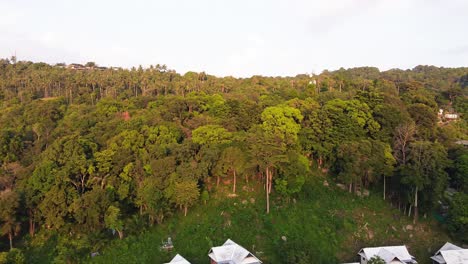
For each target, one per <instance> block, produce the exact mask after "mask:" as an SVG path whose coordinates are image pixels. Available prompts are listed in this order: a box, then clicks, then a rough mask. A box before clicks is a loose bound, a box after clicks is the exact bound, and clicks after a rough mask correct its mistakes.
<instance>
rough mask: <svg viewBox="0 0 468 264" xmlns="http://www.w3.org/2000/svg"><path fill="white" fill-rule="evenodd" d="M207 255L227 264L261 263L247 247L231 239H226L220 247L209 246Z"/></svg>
mask: <svg viewBox="0 0 468 264" xmlns="http://www.w3.org/2000/svg"><path fill="white" fill-rule="evenodd" d="M208 256H209V257H210V258H211V259H212V260H214V261H216V262H226V263H229V264H254V263H262V262H261V261H260V260H259V259H258V258H256V257H255V256H254V255H253V254H252V253H250V252H249V251H248V250H247V249H245V248H243V247H242V246H240V245H238V244H237V243H236V242H234V241H232V240H231V239H228V240H226V242H224V244H223V245H222V246H220V247H213V248H211V250H210V252H209V253H208Z"/></svg>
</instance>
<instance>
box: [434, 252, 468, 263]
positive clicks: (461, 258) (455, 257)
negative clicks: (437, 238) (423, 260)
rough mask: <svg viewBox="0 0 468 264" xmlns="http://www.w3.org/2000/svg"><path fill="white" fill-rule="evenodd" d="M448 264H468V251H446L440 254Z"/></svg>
mask: <svg viewBox="0 0 468 264" xmlns="http://www.w3.org/2000/svg"><path fill="white" fill-rule="evenodd" d="M440 253H441V254H442V257H443V258H444V260H445V263H447V264H466V263H468V249H459V250H445V251H441V252H440Z"/></svg>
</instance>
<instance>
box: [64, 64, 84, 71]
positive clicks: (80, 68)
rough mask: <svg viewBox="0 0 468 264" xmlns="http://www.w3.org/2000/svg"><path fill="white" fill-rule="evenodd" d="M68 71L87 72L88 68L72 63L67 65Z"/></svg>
mask: <svg viewBox="0 0 468 264" xmlns="http://www.w3.org/2000/svg"><path fill="white" fill-rule="evenodd" d="M67 69H71V70H86V67H85V66H84V65H81V64H78V63H72V64H69V65H67Z"/></svg>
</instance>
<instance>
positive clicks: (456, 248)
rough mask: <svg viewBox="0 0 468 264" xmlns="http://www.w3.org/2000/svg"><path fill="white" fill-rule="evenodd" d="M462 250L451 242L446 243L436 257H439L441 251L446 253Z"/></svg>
mask: <svg viewBox="0 0 468 264" xmlns="http://www.w3.org/2000/svg"><path fill="white" fill-rule="evenodd" d="M459 249H462V248H461V247H459V246H457V245H454V244H452V243H450V242H447V243H445V244H444V245H443V246H442V247H441V248H440V249H439V250H438V251H437V252H436V253H435V254H434V255H438V254H439V253H440V252H441V251H446V250H459Z"/></svg>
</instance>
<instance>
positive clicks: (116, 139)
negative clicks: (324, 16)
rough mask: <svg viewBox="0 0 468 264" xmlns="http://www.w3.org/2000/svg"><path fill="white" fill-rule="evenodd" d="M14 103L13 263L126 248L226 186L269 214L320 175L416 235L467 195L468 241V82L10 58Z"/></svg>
mask: <svg viewBox="0 0 468 264" xmlns="http://www.w3.org/2000/svg"><path fill="white" fill-rule="evenodd" d="M83 67H84V66H83ZM0 100H1V101H0V102H1V103H0V225H1V226H0V232H1V233H0V235H1V239H2V241H1V242H0V249H2V250H8V248H10V247H11V248H13V247H15V242H20V241H23V240H27V239H30V238H31V237H34V236H36V235H37V234H38V233H42V234H52V233H53V234H59V235H60V236H61V237H69V236H71V237H72V238H79V237H82V236H99V235H100V234H101V235H102V234H104V232H106V231H108V230H112V231H113V232H115V233H116V234H117V237H119V238H124V237H125V236H126V235H127V234H129V233H132V232H133V233H137V232H138V230H139V229H138V228H134V227H135V226H136V224H135V221H136V220H135V219H139V221H142V222H144V224H145V225H157V224H161V223H163V222H164V221H165V220H166V219H167V218H169V217H171V216H173V215H174V214H176V213H178V212H181V213H182V214H184V215H186V214H187V213H190V208H191V207H192V206H195V205H197V204H199V205H200V206H203V205H202V204H203V201H205V202H206V201H207V200H209V199H210V197H211V194H212V193H215V192H216V191H217V189H218V188H219V185H220V182H221V181H224V182H225V181H228V182H229V184H230V185H232V189H231V190H232V193H233V194H235V193H236V192H237V191H238V190H237V189H236V186H237V184H238V183H239V182H240V181H243V182H244V181H245V182H249V181H258V182H259V183H260V184H263V185H264V186H265V188H264V195H265V197H266V205H265V211H266V212H267V213H268V212H269V211H270V206H271V204H270V196H274V197H280V198H281V199H282V200H283V201H284V202H285V203H287V202H288V201H289V200H290V199H292V198H295V197H296V196H297V194H298V193H300V192H301V191H302V186H303V185H304V182H305V180H306V178H307V177H314V172H316V171H320V172H325V173H326V174H327V177H329V178H330V179H332V180H334V181H336V182H337V183H340V184H343V185H345V186H346V190H347V191H349V192H353V193H356V194H357V193H362V192H363V191H364V190H366V189H375V190H378V191H379V192H382V197H383V199H386V200H389V202H390V203H392V204H393V205H395V206H399V207H401V208H403V207H404V208H405V210H408V211H409V212H410V214H412V216H413V217H414V221H415V222H417V220H418V217H419V215H420V214H421V213H423V214H429V213H431V212H433V211H436V210H438V208H439V205H440V202H441V201H445V200H446V198H445V192H446V190H447V188H449V189H451V190H454V192H456V194H455V197H454V198H452V199H451V200H448V201H446V202H447V203H449V204H450V212H449V213H448V219H447V225H448V229H449V230H450V231H451V232H452V234H454V235H455V236H456V237H458V238H459V239H461V240H462V241H464V242H468V241H466V238H467V237H468V229H467V224H468V223H467V222H466V219H467V217H468V216H467V215H466V212H467V209H466V206H467V203H466V202H463V201H466V200H467V192H468V149H467V148H466V147H465V146H463V145H461V144H457V143H456V142H457V141H460V140H467V139H468V133H467V123H466V120H465V118H466V116H467V115H468V68H439V67H434V66H417V67H415V68H413V69H411V70H400V69H392V70H388V71H379V69H377V68H373V67H361V68H352V69H339V70H336V71H324V72H322V73H321V74H317V75H309V74H301V75H297V76H294V77H264V76H252V77H251V78H234V77H216V76H212V75H209V74H206V73H204V72H200V73H196V72H187V73H185V74H184V75H181V74H179V73H177V72H176V71H174V70H171V69H168V67H167V66H165V65H155V66H150V67H148V68H143V67H141V66H140V67H138V68H132V69H122V68H104V67H98V66H97V65H96V64H95V63H87V64H86V67H84V68H83V69H76V68H71V67H66V66H64V65H63V64H57V65H49V64H46V63H33V62H28V61H19V62H16V60H9V59H2V60H0ZM439 109H441V110H442V112H441V110H439ZM447 114H449V115H450V114H451V115H456V116H457V117H456V118H453V117H452V116H449V115H447ZM406 208H408V209H406ZM102 236H103V237H104V235H102ZM44 237H47V235H44ZM78 248H79V247H78ZM58 251H59V252H58V253H57V258H58V259H59V260H60V258H64V259H69V258H71V259H73V258H76V256H74V255H73V254H71V253H70V252H65V251H66V250H65V249H63V250H62V251H60V250H58ZM75 253H76V254H81V253H80V251H79V250H77V251H76V252H75ZM70 254H71V255H70Z"/></svg>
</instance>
